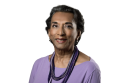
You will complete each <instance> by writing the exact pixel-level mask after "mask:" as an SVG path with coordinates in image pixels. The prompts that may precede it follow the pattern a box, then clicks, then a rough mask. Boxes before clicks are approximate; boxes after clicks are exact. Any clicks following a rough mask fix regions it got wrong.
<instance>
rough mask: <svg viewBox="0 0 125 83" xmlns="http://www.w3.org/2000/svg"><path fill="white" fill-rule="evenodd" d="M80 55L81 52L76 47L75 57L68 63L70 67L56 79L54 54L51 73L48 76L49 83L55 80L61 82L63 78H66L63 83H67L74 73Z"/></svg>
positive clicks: (51, 61) (51, 60)
mask: <svg viewBox="0 0 125 83" xmlns="http://www.w3.org/2000/svg"><path fill="white" fill-rule="evenodd" d="M78 55H79V50H78V49H77V47H76V46H75V47H74V52H73V55H72V56H71V58H70V61H69V63H68V66H67V68H66V70H65V71H64V73H62V74H61V75H60V76H59V77H56V76H55V65H54V56H55V52H54V53H53V54H52V57H51V59H50V72H49V76H48V83H52V79H54V80H56V81H59V80H61V79H62V78H64V79H63V81H62V83H66V82H67V80H68V78H69V76H70V74H71V73H72V70H73V68H74V66H75V63H76V61H77V58H78Z"/></svg>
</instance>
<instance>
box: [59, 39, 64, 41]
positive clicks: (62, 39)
mask: <svg viewBox="0 0 125 83" xmlns="http://www.w3.org/2000/svg"><path fill="white" fill-rule="evenodd" d="M57 40H58V41H65V39H57Z"/></svg>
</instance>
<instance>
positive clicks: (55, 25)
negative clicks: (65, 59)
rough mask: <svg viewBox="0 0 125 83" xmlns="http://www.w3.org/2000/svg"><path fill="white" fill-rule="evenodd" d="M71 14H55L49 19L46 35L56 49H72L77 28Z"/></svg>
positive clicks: (77, 36) (76, 35) (76, 37)
mask: <svg viewBox="0 0 125 83" xmlns="http://www.w3.org/2000/svg"><path fill="white" fill-rule="evenodd" d="M73 17H74V16H73V14H72V13H67V12H56V13H55V14H54V15H53V16H52V19H51V26H50V29H49V30H48V35H49V38H50V39H51V41H52V42H53V44H54V47H56V48H58V49H71V48H73V47H74V43H75V40H76V39H78V38H79V37H80V36H79V35H78V31H77V26H76V23H75V21H74V19H73Z"/></svg>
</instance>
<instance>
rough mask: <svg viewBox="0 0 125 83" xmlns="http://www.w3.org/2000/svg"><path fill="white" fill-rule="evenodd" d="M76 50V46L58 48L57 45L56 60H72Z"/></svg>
mask: <svg viewBox="0 0 125 83" xmlns="http://www.w3.org/2000/svg"><path fill="white" fill-rule="evenodd" d="M73 51H74V46H73V47H72V48H71V49H58V48H56V47H55V61H59V62H61V61H67V60H70V58H71V56H72V54H73Z"/></svg>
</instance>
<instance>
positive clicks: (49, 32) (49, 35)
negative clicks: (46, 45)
mask: <svg viewBox="0 0 125 83" xmlns="http://www.w3.org/2000/svg"><path fill="white" fill-rule="evenodd" d="M48 36H49V37H50V29H48Z"/></svg>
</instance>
